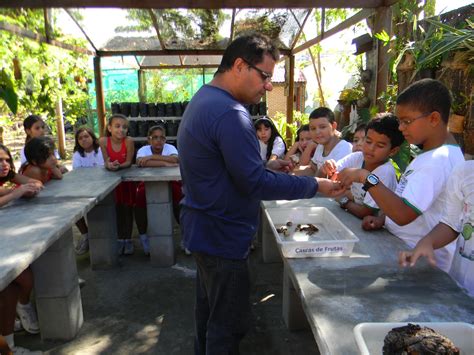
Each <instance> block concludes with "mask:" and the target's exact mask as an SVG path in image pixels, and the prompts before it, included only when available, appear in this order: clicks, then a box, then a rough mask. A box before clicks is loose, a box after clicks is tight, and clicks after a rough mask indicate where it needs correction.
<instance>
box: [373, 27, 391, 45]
mask: <svg viewBox="0 0 474 355" xmlns="http://www.w3.org/2000/svg"><path fill="white" fill-rule="evenodd" d="M374 37H375V38H377V39H379V40H381V41H382V42H383V45H384V46H386V45H387V44H389V42H390V36H389V35H388V33H387V32H385V30H382V32H380V33H376V34H375V35H374Z"/></svg>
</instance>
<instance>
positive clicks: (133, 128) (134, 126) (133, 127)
mask: <svg viewBox="0 0 474 355" xmlns="http://www.w3.org/2000/svg"><path fill="white" fill-rule="evenodd" d="M128 135H129V136H130V137H138V122H137V121H128Z"/></svg>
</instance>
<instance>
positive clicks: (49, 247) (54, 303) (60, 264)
mask: <svg viewBox="0 0 474 355" xmlns="http://www.w3.org/2000/svg"><path fill="white" fill-rule="evenodd" d="M119 182H120V176H114V174H111V173H109V172H107V171H105V170H104V169H90V170H89V169H88V170H87V172H86V171H82V170H77V171H74V172H70V173H68V174H66V175H65V177H64V179H63V180H55V181H51V182H50V183H48V184H47V186H46V187H45V188H44V190H43V191H41V193H40V194H39V196H37V197H35V198H33V199H20V200H17V201H15V202H14V203H11V204H9V205H7V206H5V207H3V208H2V209H1V210H0V226H1V248H0V289H4V288H5V287H7V286H8V284H9V283H10V282H12V281H13V280H14V279H15V278H16V277H17V276H18V275H19V274H20V273H21V272H22V271H23V270H25V269H26V268H27V267H28V266H29V265H32V269H33V273H34V278H35V280H34V282H35V295H36V306H37V310H38V318H39V322H40V328H41V336H42V338H44V339H72V338H74V336H75V335H76V334H77V332H78V331H79V329H80V327H81V325H82V322H83V315H82V304H81V297H80V291H79V285H78V275H77V268H76V259H75V253H74V247H73V240H72V226H73V225H74V223H75V222H76V221H77V220H79V219H80V218H81V217H82V216H84V215H85V214H87V212H89V211H90V210H92V211H93V208H94V206H95V205H96V204H97V203H98V201H100V200H101V199H103V198H105V196H107V195H109V194H110V192H111V191H112V190H113V189H114V187H115V186H116V185H117V184H118V183H119ZM115 255H116V253H115Z"/></svg>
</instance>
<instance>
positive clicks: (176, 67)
mask: <svg viewBox="0 0 474 355" xmlns="http://www.w3.org/2000/svg"><path fill="white" fill-rule="evenodd" d="M217 67H219V64H200V65H193V64H184V65H150V66H146V67H141V69H143V70H153V69H160V70H163V69H165V70H166V69H201V68H210V69H212V68H217Z"/></svg>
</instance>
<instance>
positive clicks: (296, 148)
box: [285, 142, 307, 165]
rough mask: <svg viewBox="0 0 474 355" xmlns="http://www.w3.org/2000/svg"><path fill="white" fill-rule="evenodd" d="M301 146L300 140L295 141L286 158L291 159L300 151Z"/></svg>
mask: <svg viewBox="0 0 474 355" xmlns="http://www.w3.org/2000/svg"><path fill="white" fill-rule="evenodd" d="M299 146H300V142H295V144H293V145H292V146H291V148H290V149H289V150H288V152H287V153H286V155H285V160H290V157H291V156H292V155H295V154H296V153H297V152H298V148H299ZM306 165H307V164H306Z"/></svg>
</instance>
